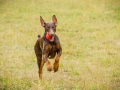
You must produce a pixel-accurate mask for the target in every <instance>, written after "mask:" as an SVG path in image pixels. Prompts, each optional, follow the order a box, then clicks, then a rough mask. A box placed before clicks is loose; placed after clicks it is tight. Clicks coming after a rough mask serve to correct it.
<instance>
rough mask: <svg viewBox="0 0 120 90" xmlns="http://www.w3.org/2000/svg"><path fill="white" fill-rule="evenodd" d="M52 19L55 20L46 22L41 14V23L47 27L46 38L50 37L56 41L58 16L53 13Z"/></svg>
mask: <svg viewBox="0 0 120 90" xmlns="http://www.w3.org/2000/svg"><path fill="white" fill-rule="evenodd" d="M52 21H53V22H48V23H46V22H45V21H44V20H43V19H42V17H41V16H40V22H41V25H42V26H43V27H44V28H45V34H46V38H47V39H49V40H50V41H54V35H55V32H56V26H57V18H56V16H55V15H53V17H52Z"/></svg>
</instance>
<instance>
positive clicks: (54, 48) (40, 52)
mask: <svg viewBox="0 0 120 90" xmlns="http://www.w3.org/2000/svg"><path fill="white" fill-rule="evenodd" d="M52 20H53V22H50V23H45V22H44V20H43V19H42V17H40V22H41V25H42V26H43V27H44V28H45V33H44V35H43V36H42V37H40V35H38V40H37V41H36V44H35V46H34V50H35V54H36V57H37V64H38V68H39V72H38V73H39V78H40V79H42V68H43V66H44V63H46V65H47V70H48V71H52V66H51V64H50V61H49V60H48V58H49V59H53V58H55V62H54V67H53V69H54V72H56V71H58V68H59V59H60V56H61V54H62V47H61V45H60V41H59V38H58V36H57V35H56V34H55V32H56V26H57V18H56V16H55V15H53V17H52ZM47 33H48V34H49V35H50V36H51V37H53V38H54V39H53V41H50V40H48V39H46V34H47Z"/></svg>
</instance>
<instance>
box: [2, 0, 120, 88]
mask: <svg viewBox="0 0 120 90" xmlns="http://www.w3.org/2000/svg"><path fill="white" fill-rule="evenodd" d="M40 15H41V16H42V17H43V19H44V20H45V21H51V17H52V15H56V16H57V19H58V27H57V32H56V33H57V35H58V36H59V38H60V41H61V45H62V48H63V54H62V57H61V60H60V68H59V71H58V72H57V73H54V72H53V71H52V72H48V71H47V70H46V65H45V66H44V68H43V80H42V81H39V78H38V67H37V60H36V56H35V54H34V44H35V42H36V40H37V35H38V34H40V35H43V33H44V29H43V27H42V26H41V24H40V21H39V17H40ZM50 61H51V62H52V63H53V62H54V60H50ZM119 89H120V1H119V0H0V90H119Z"/></svg>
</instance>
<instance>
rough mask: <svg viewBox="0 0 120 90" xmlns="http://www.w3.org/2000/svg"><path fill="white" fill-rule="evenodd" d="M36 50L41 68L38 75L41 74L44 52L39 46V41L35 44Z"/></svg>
mask: <svg viewBox="0 0 120 90" xmlns="http://www.w3.org/2000/svg"><path fill="white" fill-rule="evenodd" d="M34 50H35V54H36V57H37V64H38V68H39V71H38V73H39V74H40V67H41V63H42V50H41V48H40V46H39V39H38V40H37V42H36V44H35V47H34Z"/></svg>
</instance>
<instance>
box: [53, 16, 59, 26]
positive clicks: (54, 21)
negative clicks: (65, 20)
mask: <svg viewBox="0 0 120 90" xmlns="http://www.w3.org/2000/svg"><path fill="white" fill-rule="evenodd" d="M52 21H53V23H55V25H56V26H57V25H58V23H57V18H56V16H55V15H53V17H52Z"/></svg>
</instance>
